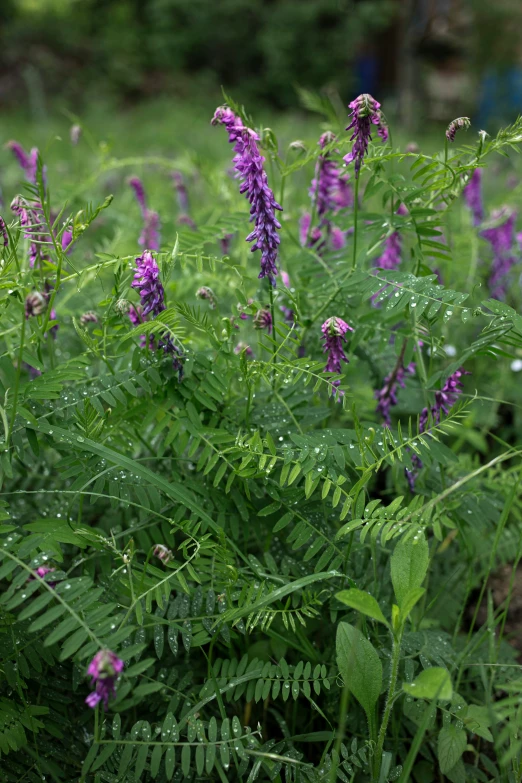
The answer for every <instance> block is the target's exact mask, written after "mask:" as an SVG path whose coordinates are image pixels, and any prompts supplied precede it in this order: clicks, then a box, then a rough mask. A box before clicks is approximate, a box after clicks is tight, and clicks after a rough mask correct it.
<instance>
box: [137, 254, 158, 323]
mask: <svg viewBox="0 0 522 783" xmlns="http://www.w3.org/2000/svg"><path fill="white" fill-rule="evenodd" d="M136 267H137V270H136V273H135V275H134V280H133V281H132V283H131V286H132V288H135V289H136V290H137V291H138V293H139V295H140V299H141V304H142V307H143V316H146V315H148V314H149V313H152V315H153V316H155V315H158V314H159V313H161V312H162V311H163V310H164V309H165V301H164V299H165V292H164V290H163V286H162V284H161V281H160V271H159V267H158V265H157V263H156V260H155V259H154V258H153V256H152V253H151V252H150V251H149V250H145V252H144V253H143V255H141V256H138V258H136Z"/></svg>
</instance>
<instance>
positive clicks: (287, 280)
mask: <svg viewBox="0 0 522 783" xmlns="http://www.w3.org/2000/svg"><path fill="white" fill-rule="evenodd" d="M281 282H282V283H283V285H284V286H285V287H286V288H290V275H289V274H288V272H284V271H283V270H282V269H281Z"/></svg>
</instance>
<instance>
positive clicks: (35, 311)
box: [25, 291, 49, 318]
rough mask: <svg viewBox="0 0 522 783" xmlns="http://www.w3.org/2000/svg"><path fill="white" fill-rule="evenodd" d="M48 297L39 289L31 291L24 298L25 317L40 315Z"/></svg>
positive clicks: (45, 306) (43, 310)
mask: <svg viewBox="0 0 522 783" xmlns="http://www.w3.org/2000/svg"><path fill="white" fill-rule="evenodd" d="M48 301H49V297H48V296H47V295H46V294H42V293H40V291H33V292H32V293H30V294H29V295H28V296H27V297H26V299H25V317H26V318H33V317H34V316H37V315H42V313H43V312H45V310H46V308H47V303H48Z"/></svg>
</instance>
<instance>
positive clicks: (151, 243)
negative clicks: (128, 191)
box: [129, 177, 160, 250]
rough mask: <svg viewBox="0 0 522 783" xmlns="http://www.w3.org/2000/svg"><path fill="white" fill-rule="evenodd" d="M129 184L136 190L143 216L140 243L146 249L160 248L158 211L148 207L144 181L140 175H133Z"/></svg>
mask: <svg viewBox="0 0 522 783" xmlns="http://www.w3.org/2000/svg"><path fill="white" fill-rule="evenodd" d="M129 185H130V186H131V188H132V189H133V191H134V194H135V196H136V201H137V202H138V204H139V206H140V209H141V214H142V217H143V228H142V232H141V235H140V238H139V239H138V243H139V244H140V245H141V246H142V247H143V248H144V249H145V250H159V246H160V237H159V228H160V220H159V215H158V213H157V212H154V211H153V210H152V209H148V208H147V202H146V200H145V188H144V187H143V182H142V181H141V179H139V178H138V177H132V178H131V179H130V180H129Z"/></svg>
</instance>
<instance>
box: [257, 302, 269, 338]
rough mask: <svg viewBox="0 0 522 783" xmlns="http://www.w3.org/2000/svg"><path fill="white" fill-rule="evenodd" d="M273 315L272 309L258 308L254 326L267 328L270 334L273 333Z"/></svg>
mask: <svg viewBox="0 0 522 783" xmlns="http://www.w3.org/2000/svg"><path fill="white" fill-rule="evenodd" d="M272 326H273V324H272V315H271V313H270V310H267V309H266V308H262V309H261V310H258V311H257V313H256V315H255V318H254V327H255V328H256V329H266V331H267V332H268V334H272Z"/></svg>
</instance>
